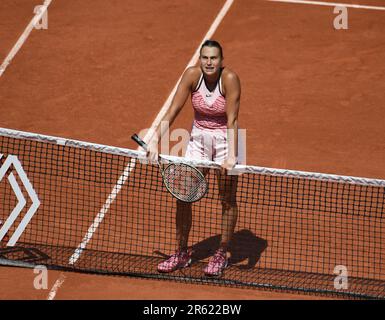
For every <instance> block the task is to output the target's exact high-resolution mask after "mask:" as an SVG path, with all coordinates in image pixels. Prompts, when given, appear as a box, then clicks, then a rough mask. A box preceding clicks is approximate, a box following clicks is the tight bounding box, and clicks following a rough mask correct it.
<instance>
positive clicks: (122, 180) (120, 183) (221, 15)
mask: <svg viewBox="0 0 385 320" xmlns="http://www.w3.org/2000/svg"><path fill="white" fill-rule="evenodd" d="M233 2H234V0H226V2H225V4H224V5H223V7H222V9H221V10H220V12H219V13H218V15H217V17H216V18H215V20H214V22H213V23H212V25H211V26H210V28H209V30H208V32H207V33H206V35H205V36H204V38H203V39H202V41H201V42H200V44H199V46H198V48H197V49H196V51H195V53H194V55H193V57H192V58H191V60H190V61H189V63H188V64H187V66H186V69H187V68H188V67H190V66H192V65H195V64H196V62H197V61H198V58H199V51H200V47H201V45H202V43H203V42H204V41H205V40H206V39H209V38H211V37H212V35H213V34H214V32H215V31H216V29H217V28H218V26H219V24H220V23H221V21H222V20H223V18H224V17H225V15H226V13H227V11H228V10H229V9H230V7H231V5H232V4H233ZM181 78H182V76H180V78H179V80H178V81H177V83H176V85H175V86H174V88H173V90H172V91H171V93H170V95H169V96H168V98H167V100H166V101H165V103H164V104H163V106H162V108H161V109H160V111H159V113H158V115H157V117H156V118H155V120H154V121H153V123H152V125H151V128H150V130H148V132H147V134H146V136H145V137H144V138H143V139H144V140H145V141H148V140H149V138H150V135H151V133H152V132H154V131H155V129H156V128H157V127H158V126H159V124H160V122H161V120H162V119H163V116H164V115H165V114H166V112H167V110H168V109H169V108H170V105H171V101H172V98H173V96H174V94H175V92H176V90H177V87H178V85H179V82H180V80H181ZM138 149H139V148H138ZM135 164H136V161H135V159H132V160H131V161H130V163H129V164H128V165H127V166H126V167H125V169H124V171H123V174H122V175H121V176H120V177H119V179H118V181H117V183H116V185H115V186H114V188H113V189H112V191H111V193H110V194H109V196H108V197H107V200H106V202H105V204H104V205H103V207H102V208H101V210H100V211H99V213H98V214H97V215H96V217H95V219H94V222H93V223H92V224H91V226H90V227H89V228H88V231H87V233H86V235H85V236H84V238H83V240H82V242H81V243H80V244H79V245H78V247H77V249H76V250H75V252H74V253H73V254H72V256H71V257H70V259H69V262H68V263H69V264H72V265H73V264H75V263H76V261H77V260H78V259H79V257H80V255H81V254H82V252H83V250H84V249H85V247H86V245H87V243H88V242H89V241H90V240H91V238H92V236H93V234H94V232H95V231H96V229H97V228H98V226H99V225H100V223H101V222H102V221H103V219H104V216H105V214H106V213H107V211H108V209H109V208H110V205H111V204H112V203H113V201H114V200H115V199H116V197H117V195H118V193H119V192H120V190H121V188H122V186H123V185H124V184H125V182H126V181H127V179H128V177H129V175H130V172H131V171H132V170H133V169H134V168H135ZM58 281H59V280H58ZM58 281H57V282H58ZM59 282H60V285H56V283H55V285H54V287H53V288H52V290H51V291H53V292H54V293H52V295H53V297H55V295H56V292H57V290H58V289H59V287H60V286H61V285H62V283H63V282H64V280H63V281H59Z"/></svg>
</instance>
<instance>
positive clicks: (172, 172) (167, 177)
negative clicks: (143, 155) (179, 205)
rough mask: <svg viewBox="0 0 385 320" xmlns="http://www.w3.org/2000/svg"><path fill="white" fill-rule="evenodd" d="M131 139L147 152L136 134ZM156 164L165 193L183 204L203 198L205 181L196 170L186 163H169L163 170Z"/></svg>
mask: <svg viewBox="0 0 385 320" xmlns="http://www.w3.org/2000/svg"><path fill="white" fill-rule="evenodd" d="M131 139H132V140H134V141H135V142H136V143H137V144H138V145H140V146H141V147H142V148H144V149H145V150H147V144H146V143H145V142H144V141H143V140H142V139H140V138H139V137H138V135H137V134H134V135H133V136H132V137H131ZM157 164H158V166H159V171H160V173H161V174H162V178H163V183H164V185H165V187H166V189H167V191H168V192H170V193H171V194H172V195H173V196H174V197H175V198H177V199H178V200H181V201H183V202H195V201H198V200H200V199H202V198H203V197H204V196H205V194H206V192H207V189H208V186H207V181H206V179H205V177H204V175H203V173H202V172H200V171H199V170H198V169H197V168H195V167H194V166H192V165H189V164H186V163H170V164H167V165H166V166H165V168H163V167H162V165H161V163H160V162H159V160H157Z"/></svg>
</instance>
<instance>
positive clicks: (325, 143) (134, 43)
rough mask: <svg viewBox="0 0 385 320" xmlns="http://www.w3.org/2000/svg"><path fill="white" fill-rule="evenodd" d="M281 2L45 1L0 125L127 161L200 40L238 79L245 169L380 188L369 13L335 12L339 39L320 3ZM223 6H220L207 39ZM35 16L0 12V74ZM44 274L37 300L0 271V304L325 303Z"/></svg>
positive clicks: (380, 72)
mask: <svg viewBox="0 0 385 320" xmlns="http://www.w3.org/2000/svg"><path fill="white" fill-rule="evenodd" d="M294 2H295V1H294ZM294 2H279V1H265V0H234V1H227V2H226V1H225V0H210V1H203V0H183V1H179V0H162V1H147V2H143V1H139V0H130V1H125V0H110V1H105V0H103V1H102V0H92V1H76V0H66V1H61V0H53V1H52V2H50V4H49V6H48V9H47V12H48V20H47V21H48V28H46V29H39V30H37V29H33V30H32V32H31V33H30V34H29V36H28V38H27V39H26V40H25V41H24V42H23V44H22V45H21V46H20V48H19V50H18V51H17V53H16V54H15V55H14V57H12V59H11V60H9V61H8V63H7V68H6V69H5V70H4V72H3V73H2V74H1V75H0V111H1V118H0V127H2V128H8V129H14V130H20V131H26V132H32V133H39V134H43V135H49V136H55V137H63V138H67V139H73V140H80V141H86V142H91V143H96V144H102V145H108V146H116V147H120V148H128V149H133V150H136V149H137V145H136V144H135V143H134V142H133V141H132V140H131V139H130V136H131V135H132V134H133V133H134V132H140V131H141V130H143V129H146V128H150V127H152V126H153V124H154V121H155V119H157V116H158V114H159V112H160V111H161V110H162V108H164V107H167V100H168V99H169V97H170V95H171V94H172V90H173V88H174V86H175V85H176V83H177V81H178V79H179V77H180V76H181V74H182V73H183V71H184V70H185V68H186V67H187V65H188V63H189V61H190V59H192V57H193V55H194V52H195V51H196V50H197V49H198V48H199V46H200V43H201V42H202V40H203V39H204V38H205V35H206V34H207V32H209V30H212V31H213V32H214V34H213V36H212V37H211V38H213V39H216V40H218V41H219V42H220V43H221V44H222V46H223V48H224V57H225V60H224V63H225V66H229V67H230V68H231V69H233V70H235V71H236V72H237V73H238V75H239V77H240V79H241V83H242V98H241V108H240V118H239V121H240V124H241V127H242V128H245V129H246V131H247V164H248V165H255V166H260V167H268V168H281V169H290V170H300V171H307V172H320V173H327V174H338V175H344V176H353V177H365V178H373V179H380V180H384V179H385V167H384V163H385V130H384V128H385V121H384V119H385V109H384V101H385V82H384V78H385V63H384V61H385V40H384V37H383V34H384V32H385V6H384V3H383V1H381V0H341V2H342V3H344V4H347V5H348V4H354V5H357V6H356V7H352V6H347V11H348V23H349V24H348V29H340V30H337V29H335V27H334V24H333V23H334V20H335V18H336V16H337V15H338V14H336V13H334V12H333V10H334V8H335V6H334V5H332V4H331V2H332V1H323V2H322V3H323V5H320V4H314V3H313V4H311V3H306V4H305V3H294ZM328 2H329V3H330V5H325V3H326V4H327V3H328ZM225 3H226V4H228V3H229V4H231V6H230V7H229V8H228V10H227V11H226V12H225V14H223V16H221V17H220V20H218V22H219V24H218V25H216V26H215V28H213V27H212V25H213V22H214V21H215V20H216V19H217V18H218V14H219V13H220V12H223V11H222V10H223V7H224V5H225ZM42 4H43V0H3V1H1V3H0V21H1V27H0V62H2V61H3V60H4V61H6V58H7V56H8V55H9V53H10V52H12V49H13V48H15V44H16V43H17V41H18V39H20V37H21V35H22V34H24V33H25V29H26V27H27V25H28V24H29V23H30V21H31V19H32V18H33V17H34V15H35V13H34V8H35V7H36V6H38V5H42ZM194 63H195V62H194ZM3 65H4V64H3ZM192 119H193V110H192V106H191V102H190V101H189V100H188V103H187V104H186V106H185V107H184V109H183V110H182V112H181V114H180V115H179V116H178V118H177V120H176V122H175V123H174V125H173V127H174V128H184V129H187V130H189V129H190V127H191V122H192ZM382 213H383V212H382ZM381 217H382V219H383V215H382V216H381ZM108 221H109V220H108V219H107V220H105V221H104V222H103V223H105V224H108ZM383 223H384V222H383V220H382V221H381V224H383ZM103 228H104V229H103ZM101 230H107V227H102V229H101ZM380 239H383V238H380ZM382 245H383V244H382ZM382 250H384V248H383V247H382ZM382 253H383V254H385V253H384V252H382ZM382 271H384V270H383V269H382ZM48 275H49V277H48V288H47V289H42V290H36V289H35V288H34V286H33V282H34V278H35V277H36V274H34V273H33V270H31V269H28V268H16V267H5V266H2V267H1V273H0V285H1V286H2V288H5V290H2V291H1V293H0V299H75V300H79V299H140V300H157V299H201V300H205V299H213V300H215V299H221V300H226V299H234V300H238V299H239V300H255V299H326V298H328V297H325V296H320V295H314V294H310V293H307V294H298V293H291V292H286V291H279V290H266V289H265V290H263V289H261V288H260V289H246V288H235V287H226V286H221V285H207V284H191V283H181V282H175V281H169V280H160V279H159V280H156V279H141V278H136V277H127V276H111V275H95V274H84V273H78V272H67V271H58V270H49V274H48ZM382 277H383V278H382V280H383V281H384V280H385V275H384V274H382Z"/></svg>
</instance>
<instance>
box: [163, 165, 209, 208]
mask: <svg viewBox="0 0 385 320" xmlns="http://www.w3.org/2000/svg"><path fill="white" fill-rule="evenodd" d="M163 179H164V183H165V185H166V187H167V189H168V190H169V191H170V192H171V193H172V194H173V195H174V196H175V197H176V198H178V199H179V200H181V201H184V202H194V201H197V200H199V199H201V198H202V197H203V196H204V195H205V194H206V191H207V183H206V180H205V178H204V176H203V174H202V173H201V172H200V171H199V170H198V169H196V168H193V167H191V166H189V165H186V164H183V163H178V164H176V163H175V164H170V165H168V166H167V167H166V168H165V170H164V172H163Z"/></svg>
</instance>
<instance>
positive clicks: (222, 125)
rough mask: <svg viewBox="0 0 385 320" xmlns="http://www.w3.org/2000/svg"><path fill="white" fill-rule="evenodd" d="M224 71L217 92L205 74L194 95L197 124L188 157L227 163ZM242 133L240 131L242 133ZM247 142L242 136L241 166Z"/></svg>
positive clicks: (192, 94) (195, 121)
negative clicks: (223, 90) (211, 86)
mask: <svg viewBox="0 0 385 320" xmlns="http://www.w3.org/2000/svg"><path fill="white" fill-rule="evenodd" d="M221 80H222V70H221V74H220V76H219V78H218V81H217V83H216V86H215V89H214V90H213V91H210V90H209V89H208V88H207V86H206V82H205V79H204V77H203V73H202V75H201V76H200V78H199V81H198V84H197V87H196V88H195V90H194V91H193V92H192V93H191V102H192V106H193V109H194V122H193V126H192V130H191V134H190V141H189V143H188V145H187V150H186V154H185V157H186V158H191V159H196V160H209V161H214V162H217V163H223V162H224V160H225V159H226V158H227V152H228V150H227V149H228V144H227V115H226V98H225V96H224V95H223V94H222V81H221ZM238 132H239V133H240V131H238ZM243 142H244V140H243V139H242V137H241V135H240V134H238V163H242V164H243V162H244V159H245V157H244V152H243V150H244V144H243Z"/></svg>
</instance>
